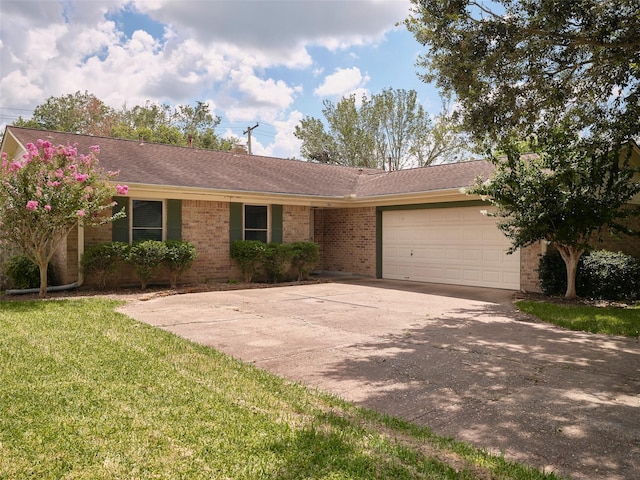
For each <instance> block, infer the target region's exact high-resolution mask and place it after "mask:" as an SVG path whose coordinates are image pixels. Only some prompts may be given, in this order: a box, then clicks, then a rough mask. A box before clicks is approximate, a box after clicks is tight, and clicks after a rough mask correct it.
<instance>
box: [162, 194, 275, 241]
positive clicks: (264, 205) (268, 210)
mask: <svg viewBox="0 0 640 480" xmlns="http://www.w3.org/2000/svg"><path fill="white" fill-rule="evenodd" d="M245 207H267V243H269V242H270V241H271V205H266V204H264V203H243V204H242V239H243V240H246V235H245V232H246V228H245V225H246V224H245V212H246V209H245ZM163 211H164V210H163ZM252 231H256V232H257V231H259V232H262V231H263V230H252Z"/></svg>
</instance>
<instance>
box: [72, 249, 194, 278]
mask: <svg viewBox="0 0 640 480" xmlns="http://www.w3.org/2000/svg"><path fill="white" fill-rule="evenodd" d="M197 256H198V254H197V252H196V249H195V247H194V245H193V244H192V243H191V242H185V241H179V240H168V241H166V242H160V241H157V240H147V241H144V242H139V243H134V244H133V245H129V244H127V243H123V242H107V243H100V244H98V245H94V246H92V247H89V248H87V250H86V251H85V253H84V255H83V256H82V260H81V266H82V269H83V272H84V273H85V275H94V276H95V277H96V278H97V283H98V286H99V287H100V288H104V287H105V286H106V283H107V279H108V278H109V277H110V276H111V275H113V274H114V273H115V272H117V271H118V269H119V268H121V267H122V265H123V264H124V263H128V264H130V265H131V266H133V268H134V270H135V272H136V275H137V276H138V278H139V279H140V286H141V287H142V289H145V288H146V287H147V284H148V282H149V280H151V278H153V276H154V275H155V274H156V273H157V272H158V271H159V270H160V269H161V268H162V267H165V268H166V269H167V271H168V272H169V279H170V283H171V288H175V287H176V285H177V283H178V280H179V279H180V276H181V275H182V274H184V273H185V272H186V271H187V270H188V269H189V268H191V265H192V264H193V262H194V260H195V259H196V257H197Z"/></svg>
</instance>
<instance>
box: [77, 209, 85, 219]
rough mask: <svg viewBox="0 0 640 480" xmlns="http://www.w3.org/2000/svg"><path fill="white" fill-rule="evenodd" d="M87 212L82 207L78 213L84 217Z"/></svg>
mask: <svg viewBox="0 0 640 480" xmlns="http://www.w3.org/2000/svg"><path fill="white" fill-rule="evenodd" d="M86 213H87V212H85V211H84V209H81V210H78V211H77V212H76V215H78V216H79V217H84V216H85V214H86Z"/></svg>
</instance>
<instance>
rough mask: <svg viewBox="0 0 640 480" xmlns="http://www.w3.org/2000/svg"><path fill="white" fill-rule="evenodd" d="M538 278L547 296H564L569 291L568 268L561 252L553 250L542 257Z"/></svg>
mask: <svg viewBox="0 0 640 480" xmlns="http://www.w3.org/2000/svg"><path fill="white" fill-rule="evenodd" d="M538 278H539V279H540V289H541V290H542V293H544V294H545V295H550V296H551V295H562V294H564V293H565V292H566V291H567V267H566V266H565V264H564V260H563V259H562V257H561V256H560V253H559V252H557V251H555V250H552V251H550V252H547V253H545V254H544V255H542V256H541V257H540V261H539V263H538Z"/></svg>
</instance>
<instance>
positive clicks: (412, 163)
mask: <svg viewBox="0 0 640 480" xmlns="http://www.w3.org/2000/svg"><path fill="white" fill-rule="evenodd" d="M323 105H324V108H323V109H322V113H323V115H324V122H323V121H322V120H321V119H318V118H314V117H306V118H304V119H303V120H302V121H301V122H300V124H299V125H297V126H296V128H295V132H294V135H295V136H296V137H297V138H299V139H301V140H302V147H301V154H302V156H303V157H304V158H306V159H307V160H311V161H316V162H323V163H333V164H338V165H347V166H358V167H367V168H386V167H387V165H389V164H390V166H391V168H392V169H394V170H398V169H401V168H406V167H418V166H426V165H430V164H431V163H433V162H434V161H440V162H447V161H455V160H457V159H458V156H459V155H460V154H461V152H462V149H463V145H462V138H461V137H460V136H459V135H457V130H456V129H455V128H454V127H453V124H452V123H451V122H449V119H448V117H447V116H446V115H445V114H442V115H441V116H439V117H438V118H436V120H435V121H433V120H432V119H431V118H430V117H429V115H428V114H427V112H426V111H425V110H424V108H423V107H422V105H420V104H419V103H418V99H417V93H416V91H415V90H408V91H407V90H402V89H398V90H394V89H391V88H390V89H385V90H383V91H382V92H381V93H379V94H374V95H372V96H371V98H368V97H367V96H366V95H363V96H362V97H361V98H357V97H356V96H355V95H350V96H349V97H344V98H342V99H341V100H340V101H338V102H337V103H333V102H332V101H330V100H324V102H323Z"/></svg>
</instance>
